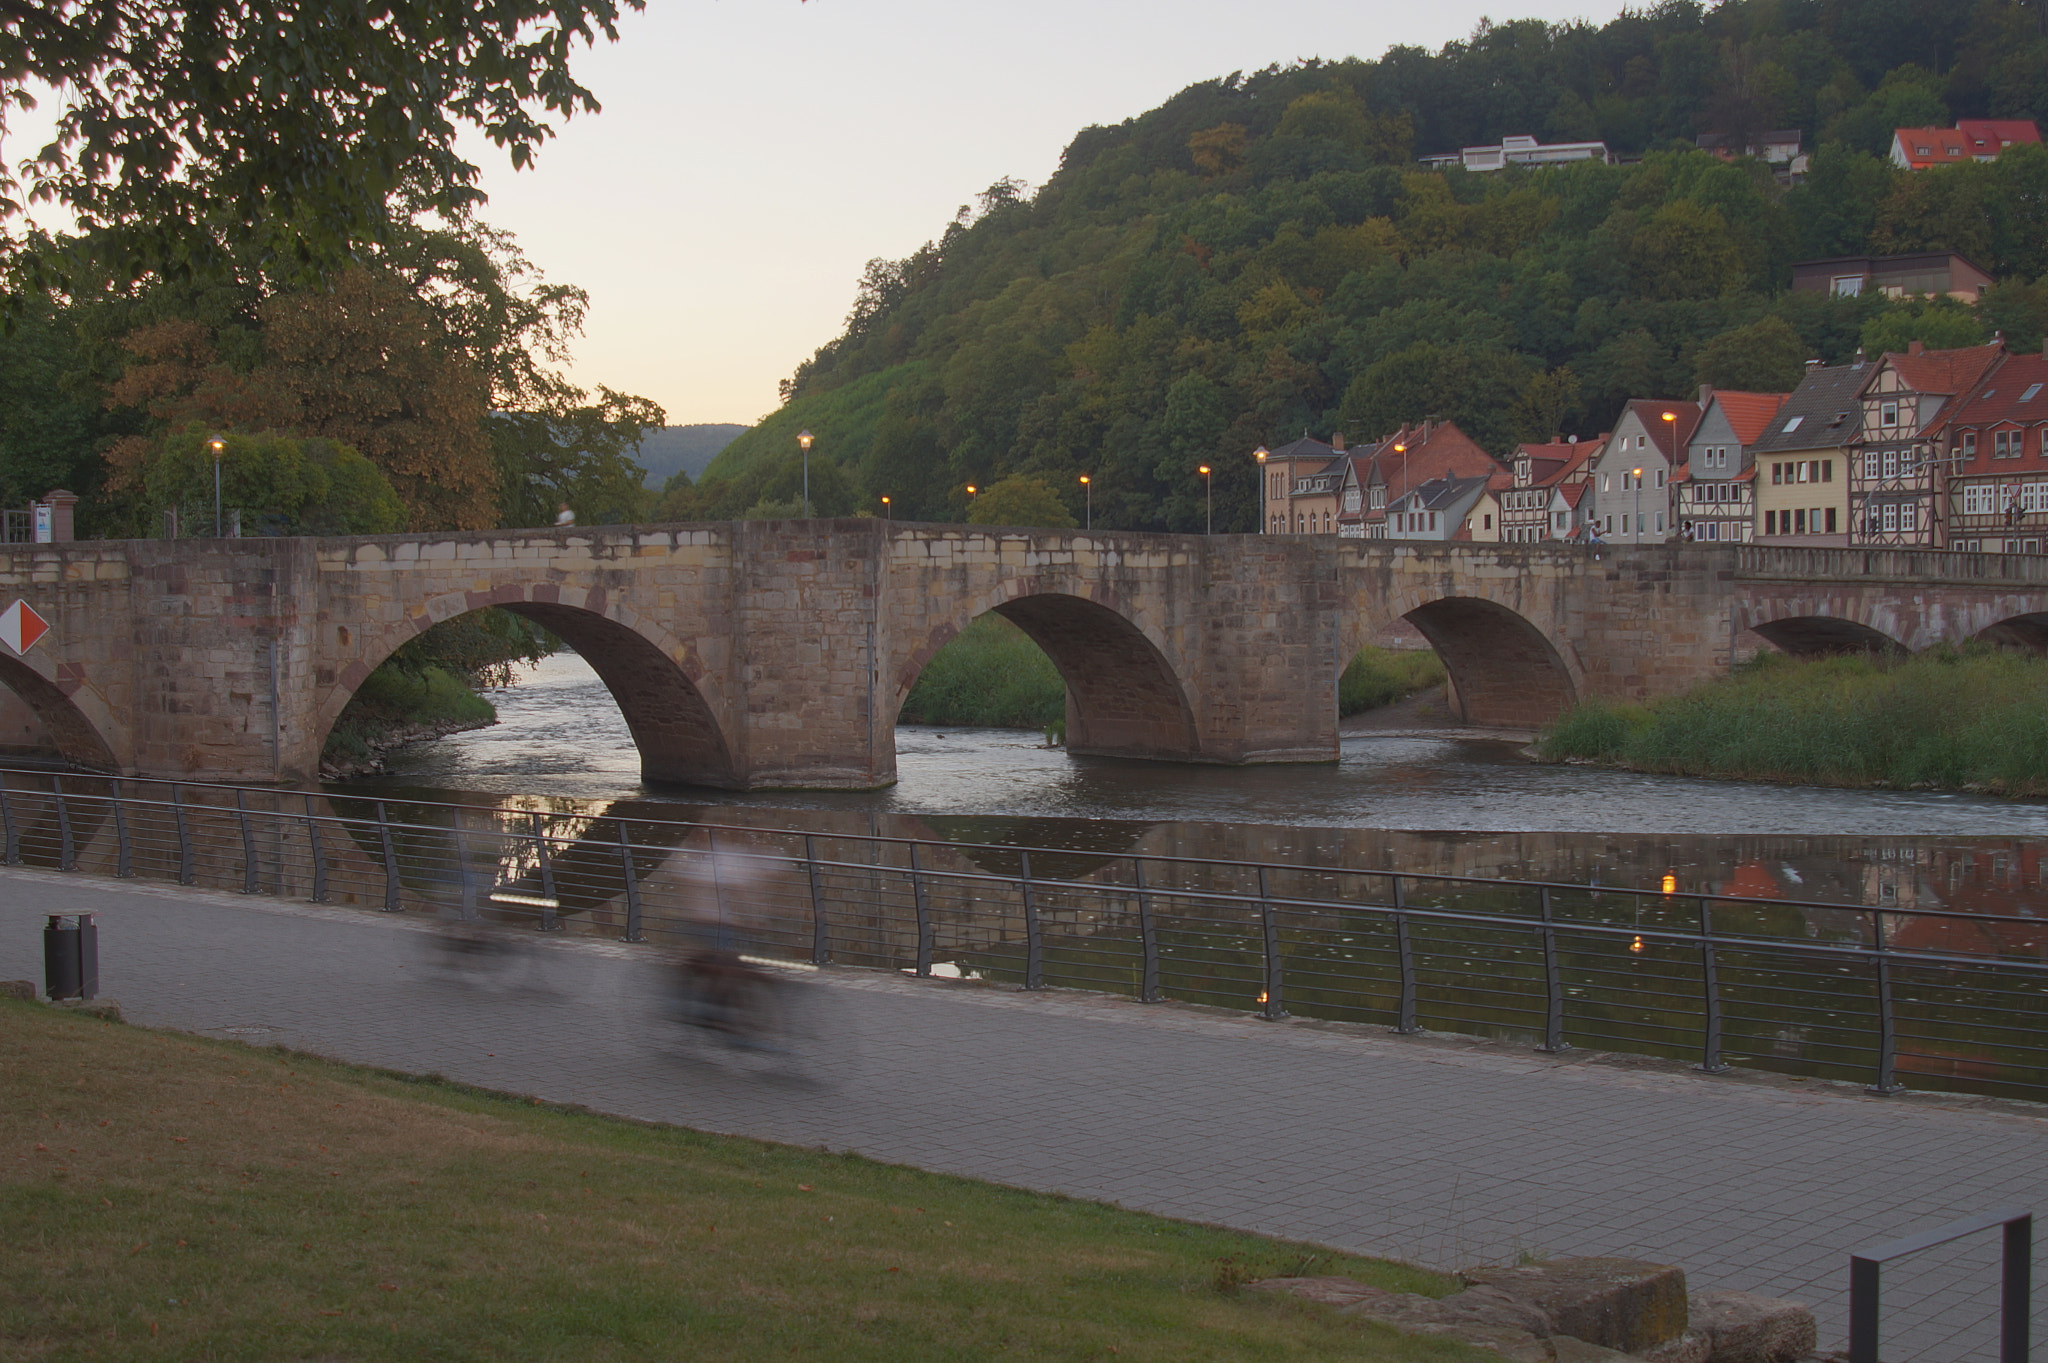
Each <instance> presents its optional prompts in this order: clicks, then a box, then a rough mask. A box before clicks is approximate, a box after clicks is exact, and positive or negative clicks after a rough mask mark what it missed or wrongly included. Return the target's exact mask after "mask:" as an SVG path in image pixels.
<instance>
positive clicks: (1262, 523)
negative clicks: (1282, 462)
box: [1252, 445, 1273, 535]
mask: <svg viewBox="0 0 2048 1363" xmlns="http://www.w3.org/2000/svg"><path fill="white" fill-rule="evenodd" d="M1269 453H1271V451H1269V450H1267V448H1266V447H1265V446H1264V445H1261V446H1259V447H1258V448H1257V449H1255V450H1253V451H1252V458H1254V459H1256V460H1258V461H1259V532H1260V533H1261V534H1266V535H1270V534H1272V533H1273V508H1272V506H1271V504H1270V496H1271V494H1270V490H1269V489H1268V488H1267V487H1266V456H1267V455H1268V454H1269Z"/></svg>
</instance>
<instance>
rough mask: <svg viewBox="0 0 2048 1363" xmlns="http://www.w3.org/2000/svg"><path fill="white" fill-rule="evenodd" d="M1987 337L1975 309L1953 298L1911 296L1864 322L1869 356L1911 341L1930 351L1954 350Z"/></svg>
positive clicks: (1895, 349)
mask: <svg viewBox="0 0 2048 1363" xmlns="http://www.w3.org/2000/svg"><path fill="white" fill-rule="evenodd" d="M1988 339H1990V338H1989V337H1987V336H1986V335H1985V334H1984V324H1983V323H1982V322H1981V321H1979V320H1978V318H1977V314H1976V312H1975V311H1974V310H1972V309H1971V307H1970V305H1969V304H1967V303H1960V302H1957V301H1956V300H1955V299H1953V298H1920V299H1913V300H1911V301H1909V302H1904V303H1901V304H1898V305H1897V306H1895V307H1892V308H1889V309H1887V310H1886V311H1884V312H1883V313H1881V314H1879V315H1878V316H1876V317H1873V318H1871V319H1870V320H1869V321H1868V322H1866V323H1864V324H1863V353H1864V354H1865V355H1868V356H1870V357H1871V358H1872V359H1875V358H1876V357H1877V356H1879V355H1882V354H1885V353H1886V352H1887V351H1903V350H1905V349H1906V347H1907V345H1908V344H1909V343H1911V342H1913V341H1918V342H1920V343H1921V344H1922V345H1924V346H1926V347H1927V348H1928V349H1929V350H1954V349H1957V348H1959V347H1962V346H1972V345H1983V344H1984V342H1985V341H1986V340H1988Z"/></svg>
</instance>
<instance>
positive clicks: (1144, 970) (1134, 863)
mask: <svg viewBox="0 0 2048 1363" xmlns="http://www.w3.org/2000/svg"><path fill="white" fill-rule="evenodd" d="M1131 884H1133V885H1134V886H1136V887H1137V890H1138V949H1139V950H1140V951H1141V952H1142V953H1143V954H1144V960H1143V964H1142V965H1141V966H1140V968H1139V969H1140V973H1139V976H1138V1002H1140V1003H1158V1002H1160V1001H1161V1000H1162V999H1164V998H1165V997H1166V995H1165V994H1164V993H1162V992H1161V991H1160V988H1159V924H1158V923H1157V922H1155V921H1154V920H1153V917H1152V896H1151V895H1149V894H1147V893H1146V892H1145V861H1144V858H1142V857H1132V858H1131Z"/></svg>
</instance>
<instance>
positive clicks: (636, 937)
mask: <svg viewBox="0 0 2048 1363" xmlns="http://www.w3.org/2000/svg"><path fill="white" fill-rule="evenodd" d="M619 874H620V875H622V876H624V877H625V878H626V935H625V936H624V937H621V938H620V939H619V940H620V941H622V942H644V941H646V940H647V934H646V933H645V932H643V931H642V930H641V926H640V877H639V876H638V875H637V874H635V873H634V871H633V840H632V837H631V836H630V835H629V834H628V833H627V831H626V821H625V820H624V819H620V820H619Z"/></svg>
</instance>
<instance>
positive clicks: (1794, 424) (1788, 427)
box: [1785, 416, 1806, 435]
mask: <svg viewBox="0 0 2048 1363" xmlns="http://www.w3.org/2000/svg"><path fill="white" fill-rule="evenodd" d="M1804 420H1806V418H1805V417H1803V416H1795V417H1793V418H1792V419H1791V420H1790V421H1787V422H1786V423H1785V434H1787V435H1790V434H1791V433H1792V432H1794V431H1796V430H1798V429H1799V423H1800V422H1802V421H1804Z"/></svg>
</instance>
